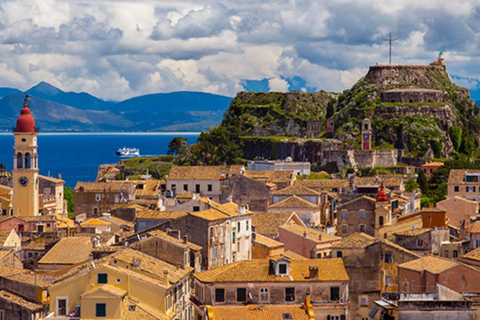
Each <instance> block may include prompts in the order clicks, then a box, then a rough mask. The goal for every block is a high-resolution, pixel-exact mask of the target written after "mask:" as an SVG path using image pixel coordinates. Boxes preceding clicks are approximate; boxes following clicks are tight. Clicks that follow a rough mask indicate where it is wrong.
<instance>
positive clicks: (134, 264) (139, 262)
mask: <svg viewBox="0 0 480 320" xmlns="http://www.w3.org/2000/svg"><path fill="white" fill-rule="evenodd" d="M132 267H136V268H141V267H142V260H140V259H134V260H133V261H132Z"/></svg>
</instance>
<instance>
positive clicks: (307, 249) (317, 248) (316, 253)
mask: <svg viewBox="0 0 480 320" xmlns="http://www.w3.org/2000/svg"><path fill="white" fill-rule="evenodd" d="M278 232H279V234H280V237H279V241H280V242H282V243H284V244H285V250H291V251H293V252H295V253H298V254H299V255H301V256H303V257H305V258H309V259H314V258H317V259H318V258H326V257H331V251H332V250H331V247H332V245H334V244H335V243H339V242H340V241H341V240H342V238H340V237H337V236H335V235H333V234H329V233H326V232H322V231H320V230H316V229H312V228H306V227H304V226H301V225H298V224H291V225H285V226H281V227H278Z"/></svg>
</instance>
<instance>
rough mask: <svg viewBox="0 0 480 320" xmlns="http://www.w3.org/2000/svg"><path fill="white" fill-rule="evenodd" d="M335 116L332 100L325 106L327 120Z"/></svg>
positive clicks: (333, 101)
mask: <svg viewBox="0 0 480 320" xmlns="http://www.w3.org/2000/svg"><path fill="white" fill-rule="evenodd" d="M334 114H335V100H334V99H332V100H330V101H329V102H328V104H327V119H328V118H330V117H331V116H333V115H334Z"/></svg>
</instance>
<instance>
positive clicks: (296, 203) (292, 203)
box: [269, 195, 319, 209]
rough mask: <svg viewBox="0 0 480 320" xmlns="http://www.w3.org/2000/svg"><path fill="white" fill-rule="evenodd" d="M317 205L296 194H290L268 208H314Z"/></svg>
mask: <svg viewBox="0 0 480 320" xmlns="http://www.w3.org/2000/svg"><path fill="white" fill-rule="evenodd" d="M318 207H319V205H316V204H314V203H312V202H310V201H308V200H305V199H303V198H300V197H298V196H296V195H293V196H290V197H288V198H286V199H283V200H282V201H279V202H277V203H274V204H272V205H270V206H269V208H302V209H315V208H318Z"/></svg>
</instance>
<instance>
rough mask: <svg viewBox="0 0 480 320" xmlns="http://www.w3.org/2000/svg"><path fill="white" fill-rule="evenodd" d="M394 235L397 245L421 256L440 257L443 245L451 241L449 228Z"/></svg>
mask: <svg viewBox="0 0 480 320" xmlns="http://www.w3.org/2000/svg"><path fill="white" fill-rule="evenodd" d="M394 235H395V243H396V244H398V245H400V246H402V247H404V248H405V249H408V250H410V251H412V252H415V253H417V254H419V255H421V256H424V255H430V254H435V255H439V254H440V253H441V246H442V244H443V243H444V242H448V241H450V230H449V229H448V228H414V229H412V228H411V229H410V230H405V231H398V232H395V234H394ZM457 257H458V255H457ZM454 258H456V257H454Z"/></svg>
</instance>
